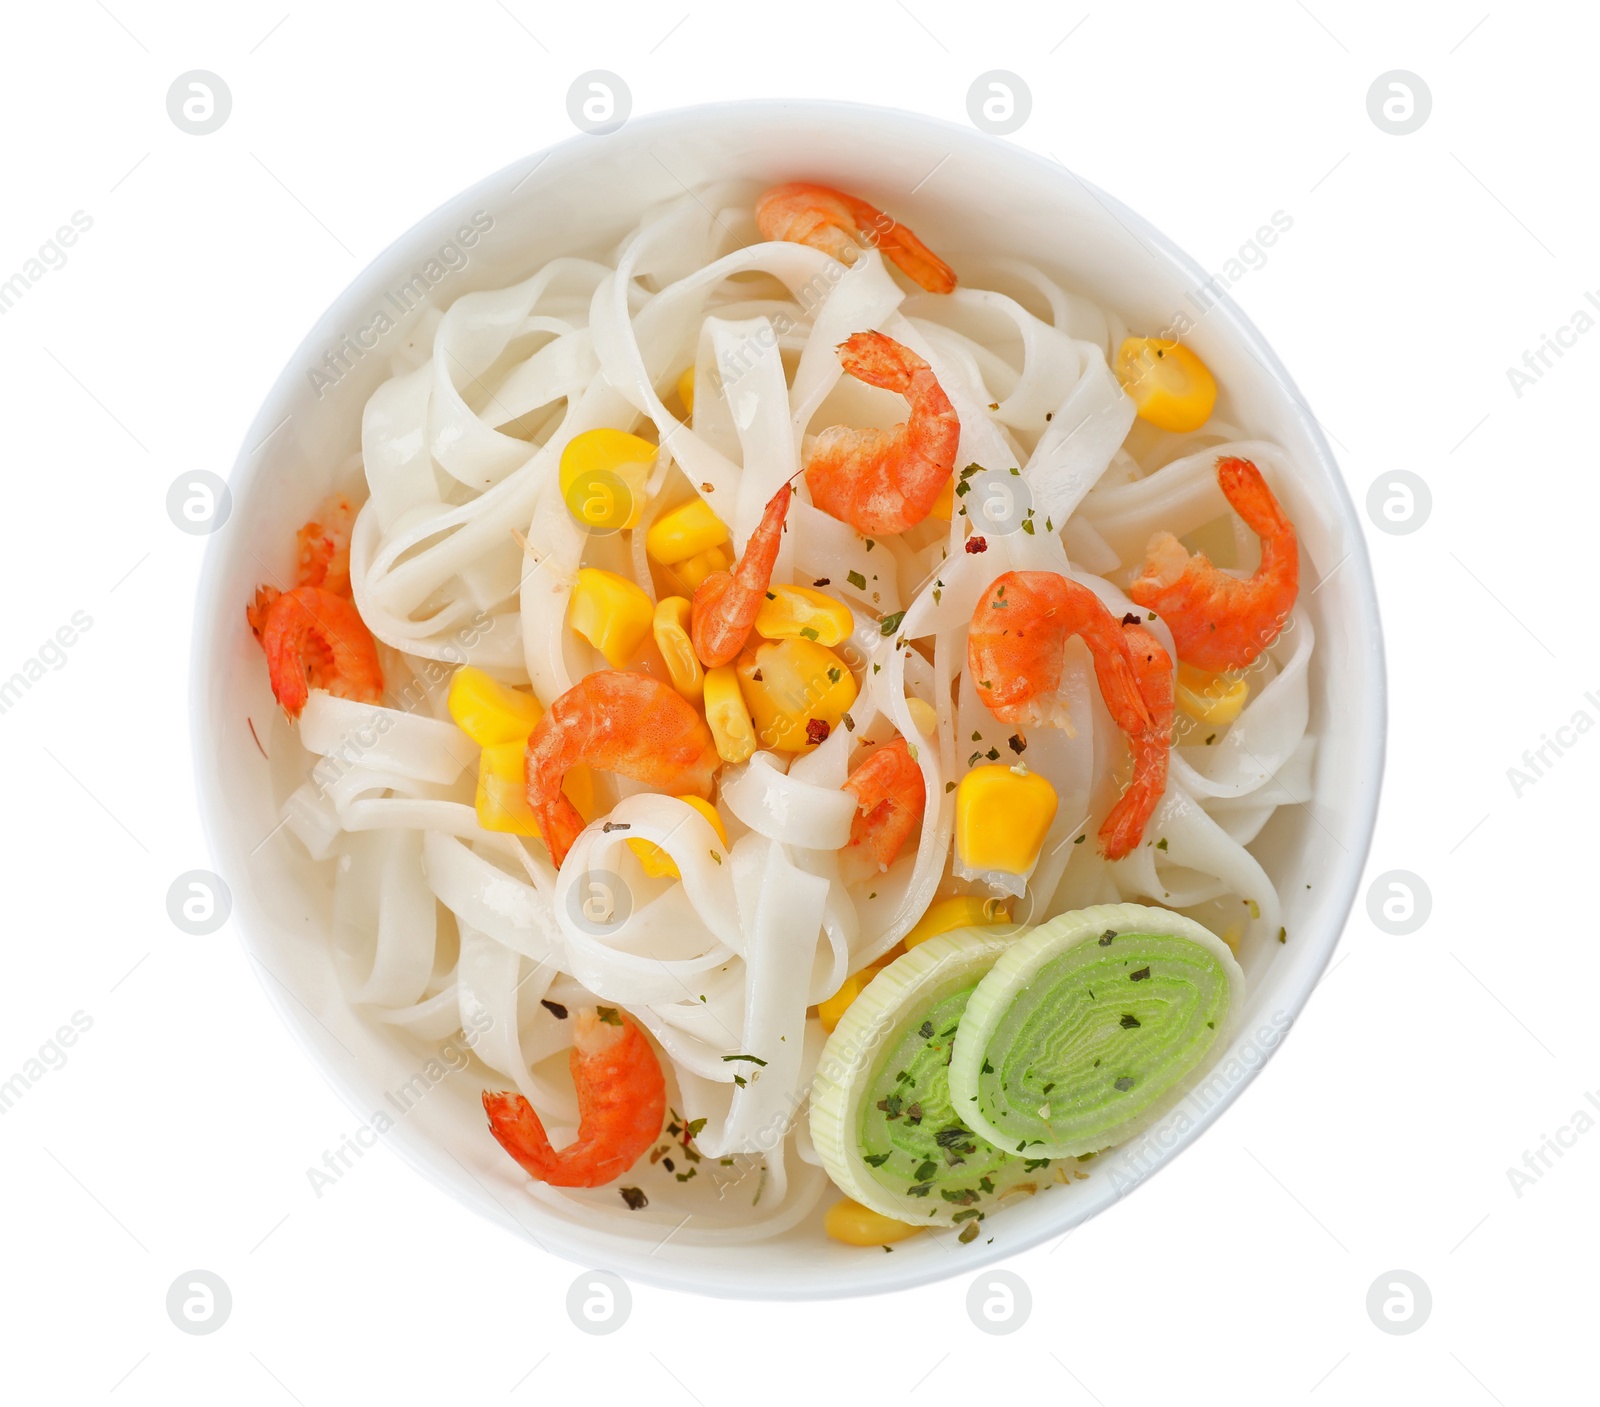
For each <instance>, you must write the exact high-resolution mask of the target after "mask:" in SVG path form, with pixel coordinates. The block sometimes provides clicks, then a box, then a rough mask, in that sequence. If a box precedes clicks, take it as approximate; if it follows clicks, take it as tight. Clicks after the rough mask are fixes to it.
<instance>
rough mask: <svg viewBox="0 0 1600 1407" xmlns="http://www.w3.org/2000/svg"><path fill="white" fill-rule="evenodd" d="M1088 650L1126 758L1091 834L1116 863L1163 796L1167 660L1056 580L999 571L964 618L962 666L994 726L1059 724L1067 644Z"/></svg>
mask: <svg viewBox="0 0 1600 1407" xmlns="http://www.w3.org/2000/svg"><path fill="white" fill-rule="evenodd" d="M1074 635H1076V636H1078V637H1079V638H1080V639H1081V640H1082V641H1083V642H1084V644H1085V645H1087V646H1088V647H1089V654H1090V657H1091V658H1092V659H1093V661H1094V673H1095V679H1096V681H1097V682H1098V683H1099V685H1100V697H1101V698H1103V699H1104V700H1105V703H1106V708H1107V709H1108V710H1109V711H1110V714H1111V717H1112V719H1113V721H1114V722H1115V723H1116V725H1117V727H1118V728H1120V729H1121V730H1122V732H1123V733H1124V734H1125V735H1126V736H1127V739H1128V742H1129V745H1130V746H1131V748H1132V750H1133V780H1132V781H1131V782H1130V783H1129V785H1128V788H1127V790H1126V791H1125V792H1124V793H1123V794H1122V796H1121V798H1120V799H1119V800H1118V801H1117V803H1116V805H1115V806H1113V807H1112V808H1111V812H1110V814H1109V815H1108V816H1107V817H1106V819H1105V823H1104V824H1103V825H1102V826H1101V827H1100V848H1101V851H1102V853H1104V855H1105V856H1106V858H1107V859H1109V860H1120V859H1121V858H1122V857H1123V856H1124V855H1126V854H1128V853H1129V852H1130V851H1131V850H1133V849H1134V848H1135V847H1136V846H1137V845H1138V844H1139V841H1140V839H1141V838H1142V837H1143V835H1144V828H1145V823H1146V822H1147V821H1149V819H1150V815H1151V813H1152V812H1153V811H1154V810H1155V808H1156V803H1157V802H1159V801H1160V800H1161V797H1162V794H1163V793H1164V792H1165V791H1166V789H1167V756H1168V754H1169V752H1170V751H1171V748H1172V719H1173V683H1172V660H1171V659H1170V658H1169V657H1168V655H1167V652H1166V651H1165V650H1164V649H1162V647H1161V645H1160V643H1159V642H1158V641H1157V640H1156V638H1155V637H1154V636H1153V635H1151V634H1150V632H1149V631H1147V630H1145V629H1144V627H1143V626H1141V625H1140V624H1139V622H1138V618H1137V617H1136V616H1133V615H1131V614H1130V615H1127V616H1124V617H1123V618H1122V619H1121V620H1120V621H1119V620H1118V619H1117V617H1116V616H1114V615H1112V614H1111V612H1110V611H1108V610H1107V609H1106V607H1105V605H1104V603H1103V602H1102V601H1101V600H1100V598H1099V597H1098V596H1096V595H1095V594H1094V592H1092V591H1090V590H1089V588H1088V587H1086V586H1083V585H1081V584H1080V583H1079V582H1076V581H1072V580H1070V579H1069V578H1067V577H1064V576H1061V575H1060V574H1059V573H1057V572H1006V573H1005V574H1004V575H1003V576H1000V577H998V578H996V580H995V581H994V583H993V584H992V585H991V586H990V587H989V590H988V591H987V592H986V593H985V594H984V597H983V599H982V600H981V601H979V602H978V606H977V609H976V610H974V611H973V613H972V625H971V629H970V630H969V632H968V635H967V667H968V668H969V669H970V670H971V671H972V679H973V682H974V683H975V684H976V685H977V689H978V697H979V698H981V699H982V700H983V702H984V703H985V705H987V707H988V709H989V712H990V713H992V714H994V716H995V717H996V718H998V719H999V720H1000V721H1001V722H1002V723H1010V724H1019V725H1022V726H1027V725H1030V724H1036V723H1058V722H1064V721H1066V719H1065V715H1064V710H1063V707H1062V705H1061V702H1060V700H1059V698H1058V697H1057V690H1058V689H1059V688H1060V685H1061V673H1062V669H1063V666H1064V663H1065V657H1066V648H1067V640H1068V639H1069V638H1070V637H1071V636H1074Z"/></svg>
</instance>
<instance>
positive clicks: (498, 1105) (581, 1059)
mask: <svg viewBox="0 0 1600 1407" xmlns="http://www.w3.org/2000/svg"><path fill="white" fill-rule="evenodd" d="M573 1019H574V1021H575V1023H576V1026H575V1029H574V1031H573V1040H572V1057H571V1062H570V1063H571V1068H572V1083H573V1084H574V1085H576V1086H577V1091H578V1137H577V1139H576V1141H575V1142H572V1143H569V1144H568V1145H567V1146H566V1147H565V1148H563V1149H561V1150H560V1151H559V1152H557V1151H556V1150H555V1149H554V1148H552V1147H551V1146H550V1139H549V1138H548V1137H547V1136H546V1134H545V1131H544V1125H543V1124H542V1123H540V1122H539V1116H538V1115H537V1114H536V1113H534V1111H533V1106H532V1105H531V1104H529V1103H528V1101H527V1100H526V1099H524V1098H523V1097H522V1096H521V1095H520V1094H512V1093H510V1092H508V1091H502V1092H501V1093H500V1094H490V1093H489V1091H488V1090H484V1092H483V1111H484V1113H486V1114H487V1115H488V1116H489V1132H490V1133H492V1134H493V1135H494V1136H495V1141H496V1142H497V1143H499V1145H500V1146H501V1147H502V1148H504V1149H505V1150H506V1152H507V1153H509V1154H510V1155H511V1156H512V1157H513V1158H515V1159H516V1160H517V1162H518V1164H519V1165H520V1166H521V1168H522V1170H523V1171H524V1172H525V1173H527V1174H528V1176H529V1177H531V1178H535V1179H537V1180H538V1181H540V1182H547V1183H549V1184H550V1186H552V1187H599V1186H601V1185H602V1184H604V1183H607V1182H610V1181H611V1179H612V1178H614V1177H620V1176H621V1175H622V1174H623V1173H625V1172H627V1170H628V1169H629V1168H631V1167H632V1166H633V1165H634V1163H635V1162H637V1161H638V1160H639V1158H641V1157H642V1156H643V1155H644V1154H645V1153H646V1152H647V1151H648V1150H649V1147H650V1145H651V1144H652V1143H654V1142H655V1141H656V1138H657V1136H658V1135H659V1134H660V1133H661V1123H662V1120H663V1119H664V1118H665V1116H666V1110H667V1085H666V1080H665V1079H664V1078H663V1077H662V1074H661V1062H660V1061H659V1060H657V1059H656V1053H655V1051H653V1050H651V1049H650V1042H649V1041H647V1040H646V1039H645V1038H644V1036H643V1034H641V1032H640V1030H639V1028H638V1027H637V1026H635V1025H634V1024H633V1022H632V1021H630V1020H628V1018H627V1017H625V1016H623V1015H622V1014H621V1013H620V1012H618V1011H615V1010H614V1009H612V1008H611V1007H600V1008H599V1009H598V1010H596V1008H594V1007H592V1006H590V1007H584V1008H582V1009H581V1010H579V1011H578V1012H576V1013H575V1015H574V1018H573Z"/></svg>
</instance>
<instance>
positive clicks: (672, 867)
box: [628, 796, 728, 879]
mask: <svg viewBox="0 0 1600 1407" xmlns="http://www.w3.org/2000/svg"><path fill="white" fill-rule="evenodd" d="M678 800H679V801H685V802H688V804H689V805H690V806H692V807H694V809H695V810H696V811H698V812H699V813H700V814H701V815H702V816H704V817H705V818H706V820H708V821H710V822H711V829H712V830H714V831H715V832H716V833H717V839H718V840H720V841H721V842H722V844H723V846H724V848H726V846H727V844H728V830H727V827H726V826H724V825H723V824H722V817H721V816H719V815H718V814H717V808H716V807H715V806H713V805H712V804H711V803H710V802H709V801H702V800H701V799H700V798H699V797H698V796H680V797H679V798H678ZM628 849H630V850H631V851H633V853H634V854H635V855H637V856H638V857H639V863H640V864H641V865H643V866H644V872H645V873H646V874H647V875H649V876H650V878H651V879H682V878H683V876H682V875H681V874H680V873H679V872H678V866H677V862H676V861H674V860H673V858H672V856H671V855H669V854H668V853H667V852H666V851H665V850H663V849H662V848H661V847H660V846H659V845H657V844H656V843H655V842H654V841H651V840H630V841H629V842H628Z"/></svg>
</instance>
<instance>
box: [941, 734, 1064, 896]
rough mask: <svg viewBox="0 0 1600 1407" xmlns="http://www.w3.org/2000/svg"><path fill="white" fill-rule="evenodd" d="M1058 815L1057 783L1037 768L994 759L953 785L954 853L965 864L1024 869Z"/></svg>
mask: <svg viewBox="0 0 1600 1407" xmlns="http://www.w3.org/2000/svg"><path fill="white" fill-rule="evenodd" d="M1055 818H1056V789H1055V788H1054V787H1053V786H1051V785H1050V783H1049V782H1047V781H1045V779H1044V778H1043V777H1041V776H1040V775H1039V774H1038V773H1037V772H1028V771H1026V770H1023V769H1022V768H1020V767H1017V768H1013V767H1007V766H1006V765H1005V764H1004V763H1003V762H997V763H994V764H992V765H990V766H987V767H974V768H973V769H972V770H971V771H970V772H968V773H967V775H966V776H964V777H963V778H962V779H961V785H960V786H958V787H957V788H956V855H957V857H958V858H959V859H960V861H961V863H962V864H963V865H964V866H965V867H966V868H967V869H969V870H973V871H977V872H989V871H1000V872H1001V873H1004V874H1017V875H1020V874H1027V873H1028V872H1029V871H1030V870H1031V869H1032V868H1033V866H1034V862H1035V861H1036V860H1038V858H1039V849H1040V847H1041V846H1042V845H1043V844H1044V837H1045V832H1046V831H1048V830H1049V829H1050V823H1051V822H1052V821H1053V820H1055Z"/></svg>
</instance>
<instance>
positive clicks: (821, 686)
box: [734, 640, 856, 752]
mask: <svg viewBox="0 0 1600 1407" xmlns="http://www.w3.org/2000/svg"><path fill="white" fill-rule="evenodd" d="M734 668H735V669H737V670H738V671H739V682H740V683H741V684H742V685H743V686H744V697H745V702H746V703H748V704H749V706H750V716H751V718H752V719H753V720H754V721H755V729H756V734H757V736H758V737H759V738H760V739H761V746H762V747H765V748H777V749H779V750H781V751H784V752H808V751H810V750H811V748H813V747H815V746H816V744H817V743H819V742H821V741H822V739H823V738H825V737H827V735H828V734H829V733H831V732H832V731H833V730H834V729H835V728H837V727H838V726H839V720H840V719H841V718H842V717H843V716H844V713H845V710H846V709H848V708H849V707H850V705H851V704H853V703H854V702H855V701H856V681H855V676H854V675H852V674H851V673H850V670H849V667H848V666H847V665H846V664H845V662H844V661H843V660H842V659H840V658H839V656H838V655H836V654H834V652H833V651H832V650H830V649H828V648H827V646H825V645H819V644H817V643H816V642H815V641H812V640H767V641H763V642H762V643H761V644H760V645H758V646H756V648H755V650H754V651H753V652H752V651H748V650H747V651H746V652H745V653H744V654H743V655H741V656H740V657H739V661H738V663H737V664H735V665H734ZM821 725H826V726H821Z"/></svg>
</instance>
